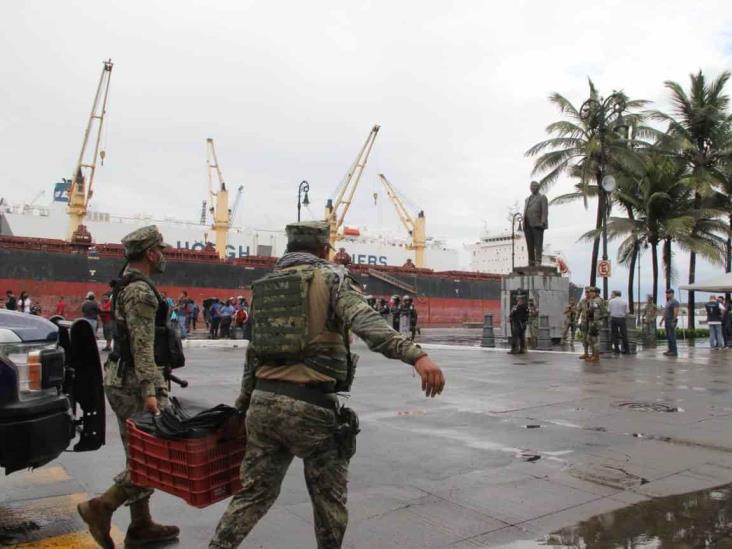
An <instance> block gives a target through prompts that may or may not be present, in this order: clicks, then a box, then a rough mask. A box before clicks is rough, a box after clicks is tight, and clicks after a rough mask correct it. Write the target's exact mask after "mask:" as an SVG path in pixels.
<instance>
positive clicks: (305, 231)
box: [285, 221, 330, 247]
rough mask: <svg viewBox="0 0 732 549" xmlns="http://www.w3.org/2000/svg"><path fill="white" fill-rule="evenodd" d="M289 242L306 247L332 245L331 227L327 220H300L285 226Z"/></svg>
mask: <svg viewBox="0 0 732 549" xmlns="http://www.w3.org/2000/svg"><path fill="white" fill-rule="evenodd" d="M285 232H286V233H287V243H288V245H289V244H295V245H301V246H305V247H322V246H328V245H330V227H329V226H328V224H327V223H326V222H325V221H300V222H298V223H290V224H289V225H288V226H287V227H285Z"/></svg>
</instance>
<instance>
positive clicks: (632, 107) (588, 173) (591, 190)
mask: <svg viewBox="0 0 732 549" xmlns="http://www.w3.org/2000/svg"><path fill="white" fill-rule="evenodd" d="M589 87H590V99H592V100H594V101H596V102H600V103H601V102H602V98H601V97H600V95H599V93H598V92H597V89H596V88H595V85H594V84H593V83H592V80H589ZM618 97H619V98H621V99H622V101H623V102H624V104H625V108H626V109H627V113H626V112H624V113H623V116H624V120H623V122H624V125H627V126H632V127H636V128H639V130H638V131H637V132H635V133H634V134H633V135H634V136H637V137H641V138H642V137H644V136H645V135H646V131H645V130H646V129H645V128H643V127H642V126H641V122H642V119H643V115H642V114H640V113H638V112H637V110H638V109H641V108H643V107H644V106H645V105H646V104H647V102H646V101H643V100H629V99H628V98H627V97H626V96H625V95H624V94H622V93H619V94H618ZM549 101H550V102H551V103H553V104H554V105H556V106H557V107H558V108H559V110H560V112H561V113H562V114H563V115H564V116H565V119H563V120H559V121H557V122H553V123H552V124H549V126H547V128H546V132H547V133H548V134H549V135H551V136H552V137H550V138H549V139H546V140H544V141H541V142H540V143H537V144H536V145H534V146H533V147H531V148H530V149H529V150H528V151H526V155H527V156H536V157H537V158H536V161H535V163H534V170H533V172H532V173H533V174H540V173H541V174H543V176H542V178H541V179H540V180H539V183H540V185H541V188H542V189H544V190H546V189H548V188H549V187H550V186H551V185H552V184H553V183H555V182H556V181H557V179H559V177H560V176H561V175H562V174H567V175H569V176H570V177H575V178H577V179H579V182H578V183H577V185H575V189H576V191H575V192H574V193H570V194H569V195H563V196H562V197H560V198H559V199H558V200H554V201H552V203H562V202H567V201H570V200H576V199H582V200H583V201H584V203H585V207H587V205H588V199H589V198H590V197H592V196H595V195H598V196H599V199H598V201H597V215H596V219H595V228H596V229H599V228H600V227H601V226H602V219H603V211H604V210H605V208H606V207H608V205H606V204H605V196H606V195H605V193H598V192H597V189H598V188H599V185H600V181H601V179H602V177H603V175H604V173H603V166H604V168H605V173H607V172H608V171H611V172H613V171H619V170H620V169H621V167H622V166H624V165H626V164H629V163H632V162H633V160H632V157H633V154H634V152H633V149H634V148H635V145H640V146H643V145H645V144H644V143H642V142H639V143H637V144H636V143H634V142H633V141H634V139H628V138H627V136H626V137H623V136H620V135H618V134H616V133H615V132H613V131H610V132H601V131H599V130H598V128H596V127H594V126H595V125H594V124H592V123H591V122H588V121H587V120H586V118H585V119H583V116H581V114H580V111H579V110H578V109H577V108H576V107H575V106H574V105H573V104H572V103H571V102H570V101H569V100H568V99H567V98H565V97H564V96H562V95H560V94H558V93H553V94H552V95H550V96H549ZM611 129H612V128H611ZM649 131H650V130H649ZM599 244H600V237H599V235H597V236H596V237H595V238H594V241H593V245H592V262H591V266H590V284H591V285H593V286H594V285H595V284H596V281H597V257H598V252H599Z"/></svg>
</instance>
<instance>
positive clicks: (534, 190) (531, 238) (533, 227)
mask: <svg viewBox="0 0 732 549" xmlns="http://www.w3.org/2000/svg"><path fill="white" fill-rule="evenodd" d="M548 220H549V202H548V200H547V199H546V195H544V194H541V193H540V192H539V183H538V182H536V181H532V182H531V194H530V195H529V197H528V198H527V199H526V203H525V205H524V236H525V237H526V249H527V251H528V252H529V266H530V267H533V266H536V265H541V255H542V251H543V249H544V230H546V228H547V226H548Z"/></svg>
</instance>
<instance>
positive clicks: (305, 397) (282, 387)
mask: <svg viewBox="0 0 732 549" xmlns="http://www.w3.org/2000/svg"><path fill="white" fill-rule="evenodd" d="M254 388H255V389H257V390H258V391H267V392H268V393H274V394H276V395H284V396H288V397H290V398H294V399H295V400H302V401H303V402H307V403H309V404H314V405H315V406H320V407H321V408H328V409H329V410H334V411H335V410H336V409H337V407H338V400H337V399H336V397H335V393H334V392H333V389H334V388H335V387H334V385H333V384H332V383H318V384H302V383H291V382H289V381H282V380H279V379H258V380H257V381H256V383H255V385H254Z"/></svg>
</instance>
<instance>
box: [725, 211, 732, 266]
mask: <svg viewBox="0 0 732 549" xmlns="http://www.w3.org/2000/svg"><path fill="white" fill-rule="evenodd" d="M727 225H728V227H727V230H728V232H727V261H726V265H725V269H724V272H725V273H729V272H732V211H731V212H730V213H729V214H728V216H727Z"/></svg>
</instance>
